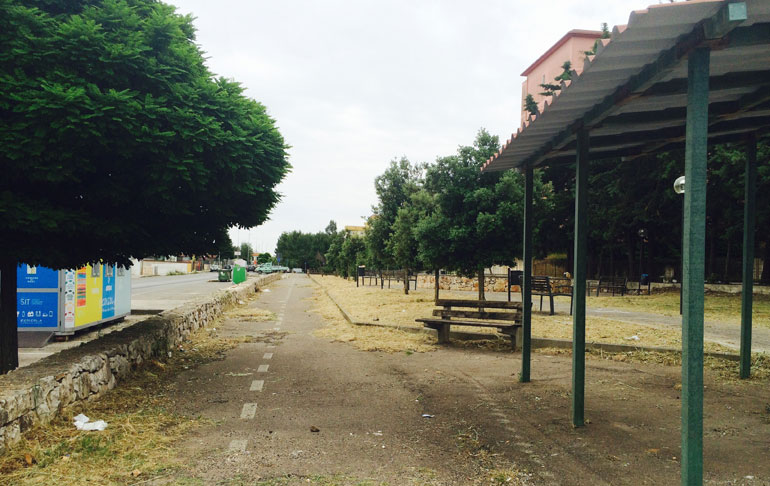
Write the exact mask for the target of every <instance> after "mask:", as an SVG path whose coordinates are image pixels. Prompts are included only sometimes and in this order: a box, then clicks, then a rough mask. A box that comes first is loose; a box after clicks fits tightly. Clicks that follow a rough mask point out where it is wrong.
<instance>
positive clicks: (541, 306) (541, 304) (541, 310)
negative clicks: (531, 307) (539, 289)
mask: <svg viewBox="0 0 770 486" xmlns="http://www.w3.org/2000/svg"><path fill="white" fill-rule="evenodd" d="M540 312H543V296H542V295H541V296H540Z"/></svg>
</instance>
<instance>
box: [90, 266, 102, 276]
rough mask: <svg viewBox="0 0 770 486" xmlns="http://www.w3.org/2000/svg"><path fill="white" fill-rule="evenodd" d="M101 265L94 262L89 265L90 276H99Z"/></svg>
mask: <svg viewBox="0 0 770 486" xmlns="http://www.w3.org/2000/svg"><path fill="white" fill-rule="evenodd" d="M100 266H101V265H99V264H96V265H92V266H91V276H92V277H98V276H99V267H100Z"/></svg>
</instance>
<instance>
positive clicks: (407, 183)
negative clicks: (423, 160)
mask: <svg viewBox="0 0 770 486" xmlns="http://www.w3.org/2000/svg"><path fill="white" fill-rule="evenodd" d="M423 170H424V166H423V165H421V164H412V163H411V162H410V161H409V159H407V158H406V157H401V159H398V160H392V161H391V162H390V165H389V166H388V168H387V169H386V170H385V172H383V173H382V174H380V175H379V176H377V177H376V178H375V179H374V189H375V192H376V193H377V200H378V204H377V205H376V206H374V207H373V208H372V211H373V214H372V216H371V217H370V218H369V221H368V224H367V228H366V247H367V252H368V261H369V264H370V265H372V266H374V267H376V268H383V267H387V266H393V265H398V264H397V263H396V261H395V260H394V258H393V254H392V252H391V251H390V249H389V248H388V241H389V240H390V238H391V236H392V234H393V225H394V224H395V222H396V217H397V216H398V210H399V209H400V208H401V207H403V206H404V205H406V204H408V202H409V198H410V197H411V196H412V194H414V193H415V192H417V191H418V190H419V188H420V186H421V184H422V173H423Z"/></svg>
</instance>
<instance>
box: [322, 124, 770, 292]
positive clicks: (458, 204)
mask: <svg viewBox="0 0 770 486" xmlns="http://www.w3.org/2000/svg"><path fill="white" fill-rule="evenodd" d="M498 149H499V141H498V139H497V137H495V136H491V135H490V134H489V133H487V132H486V131H485V130H481V131H479V132H478V134H477V136H476V139H475V141H474V142H473V144H472V145H470V146H460V147H458V149H457V152H456V153H455V154H453V155H449V156H445V157H439V158H437V159H436V161H435V162H433V163H430V164H420V163H417V164H415V163H412V162H410V161H409V160H408V159H407V158H405V157H404V158H401V159H397V160H393V161H392V162H391V163H390V165H389V166H388V168H387V169H386V170H385V171H384V172H383V173H382V174H381V175H380V176H378V177H377V178H376V179H375V181H374V186H375V191H376V193H377V198H378V203H377V204H376V205H375V206H374V207H373V208H372V209H373V214H372V216H371V217H370V218H369V220H368V222H367V230H366V236H365V237H364V238H358V237H355V236H353V235H349V234H346V233H345V232H337V233H335V234H334V235H333V236H332V238H331V241H330V245H329V249H328V251H327V252H326V253H325V257H326V258H325V264H326V270H327V271H334V272H336V273H338V274H340V275H345V276H347V275H352V274H353V272H354V269H355V267H356V266H357V265H366V266H367V268H369V269H375V270H379V269H386V268H398V269H403V270H404V271H406V272H409V271H416V270H423V271H436V270H437V269H444V270H449V271H455V272H458V273H461V274H464V275H469V276H471V275H478V278H479V279H481V280H482V281H481V282H480V284H479V291H480V298H483V288H484V285H483V279H484V272H483V271H484V269H485V268H489V267H490V266H492V265H495V264H500V265H513V264H514V261H515V258H517V257H520V256H521V253H522V251H521V250H522V248H521V246H522V227H523V221H522V218H523V204H524V178H523V175H522V174H520V173H519V172H516V171H506V172H502V173H482V172H481V170H480V169H481V166H482V164H483V163H484V162H485V161H486V160H487V159H488V158H489V157H490V156H491V155H492V154H494V153H495V152H497V150H498ZM683 160H684V156H683V153H680V152H669V153H664V154H661V155H657V156H650V157H646V158H640V159H638V160H635V161H627V162H622V161H619V160H617V159H608V160H597V161H592V162H591V173H590V176H589V225H590V235H589V272H588V273H589V276H591V277H593V278H596V277H598V276H601V275H621V276H622V275H625V276H627V277H629V278H630V279H636V278H638V277H639V275H640V274H641V273H648V274H649V275H650V277H651V278H652V279H653V280H658V279H660V278H661V277H662V276H663V275H664V273H665V271H666V268H667V267H668V268H669V270H670V269H673V270H674V273H675V278H676V279H679V278H680V277H679V271H680V270H679V261H680V248H681V246H680V244H681V243H680V242H681V217H682V206H681V204H682V199H681V196H679V195H677V194H675V193H674V191H673V189H672V184H673V181H674V180H675V179H676V178H677V177H678V176H680V175H681V174H682V173H683V171H684V162H683ZM758 161H759V167H758V171H757V172H758V181H757V184H758V189H757V194H758V196H757V197H758V200H757V250H758V252H757V255H758V256H759V257H760V258H763V259H764V261H770V224H768V223H770V163H768V161H770V146H768V144H767V143H766V142H761V143H760V144H759V149H758ZM744 163H745V158H744V153H743V150H742V149H741V148H740V147H736V146H731V145H722V146H716V147H714V148H713V149H712V150H711V151H710V153H709V181H708V184H709V185H708V191H709V195H708V216H707V241H706V252H707V269H706V276H707V278H708V279H709V280H712V281H730V280H737V279H739V278H740V260H741V253H740V252H741V241H742V231H743V229H742V228H743V216H742V212H743V202H742V198H743V170H744ZM534 214H535V217H534V221H533V230H534V231H533V233H534V237H533V239H534V253H535V256H536V258H543V257H546V256H548V255H553V254H558V255H561V256H562V259H563V265H564V266H565V267H566V268H567V269H569V268H571V257H572V248H573V242H572V232H573V225H574V222H573V218H574V168H573V167H570V166H557V167H548V168H544V169H536V170H535V171H534ZM760 281H761V282H762V283H770V265H765V266H764V269H763V272H762V274H761V278H760ZM405 291H408V287H407V286H406V283H405Z"/></svg>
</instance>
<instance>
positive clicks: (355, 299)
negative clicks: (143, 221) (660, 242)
mask: <svg viewBox="0 0 770 486" xmlns="http://www.w3.org/2000/svg"><path fill="white" fill-rule="evenodd" d="M315 280H316V281H317V282H319V283H320V284H321V285H322V286H323V287H324V288H325V289H326V291H327V292H329V295H331V296H332V298H334V300H335V301H336V302H337V303H339V304H340V306H342V308H343V309H345V311H346V312H348V313H349V314H350V316H351V319H353V321H355V322H371V323H383V324H389V325H394V326H400V327H412V328H421V327H422V324H420V323H418V322H415V319H417V318H420V317H428V316H430V315H431V311H432V310H433V309H434V308H435V306H434V305H433V289H418V290H416V291H415V290H410V292H409V295H404V292H403V289H401V288H399V289H395V288H394V289H380V288H379V287H369V286H362V287H356V285H355V283H354V282H351V281H347V280H345V279H342V278H338V277H332V276H326V277H317V278H316V279H315ZM677 295H678V294H677ZM654 296H655V294H653V297H654ZM441 297H442V298H447V299H449V298H457V299H463V298H465V299H467V298H468V296H467V294H464V293H460V292H452V291H442V292H441ZM638 298H640V297H636V296H634V297H628V298H626V297H623V298H622V299H638ZM641 298H645V297H644V296H641ZM677 298H678V297H677ZM600 299H613V300H611V301H610V302H611V303H614V302H616V301H617V302H620V299H621V297H615V298H612V297H599V298H592V299H591V300H592V302H593V301H594V300H596V301H598V300H600ZM678 305H679V304H678V301H677V308H676V311H677V313H678V312H679V307H678ZM335 310H336V309H335ZM452 330H453V331H469V332H477V333H478V332H480V333H488V334H490V335H491V336H490V337H491V339H492V343H491V344H490V343H486V344H480V343H475V342H470V343H464V344H463V345H464V346H479V345H482V346H487V347H488V346H490V345H491V346H492V347H501V346H502V345H503V343H502V342H500V343H495V342H494V341H495V338H493V337H492V336H495V335H497V331H496V330H495V329H493V328H476V327H473V328H470V327H463V326H452ZM532 335H533V336H535V337H543V338H555V339H571V338H572V317H570V316H568V315H563V314H557V315H554V316H550V315H547V314H544V313H537V312H535V313H533V315H532ZM634 336H635V337H636V338H638V339H636V338H635V337H634ZM586 340H587V341H589V342H592V341H593V342H605V343H615V344H631V345H638V346H658V347H670V348H679V347H681V344H682V335H681V331H679V330H676V329H663V328H654V327H651V326H649V325H642V324H633V323H629V322H622V321H616V320H612V319H605V318H599V317H592V316H589V317H587V318H586ZM706 350H707V351H720V352H726V351H728V350H729V348H726V347H724V346H721V345H718V344H716V343H711V342H707V343H706Z"/></svg>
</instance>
